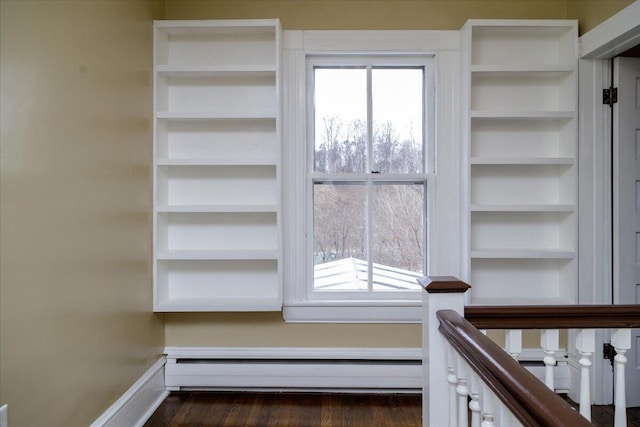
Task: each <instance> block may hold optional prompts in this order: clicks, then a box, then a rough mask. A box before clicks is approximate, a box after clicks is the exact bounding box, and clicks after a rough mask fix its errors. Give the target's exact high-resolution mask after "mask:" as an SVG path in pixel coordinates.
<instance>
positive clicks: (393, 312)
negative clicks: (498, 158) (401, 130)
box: [282, 31, 467, 323]
mask: <svg viewBox="0 0 640 427" xmlns="http://www.w3.org/2000/svg"><path fill="white" fill-rule="evenodd" d="M347 53H364V54H368V55H375V54H383V55H389V54H393V53H398V54H427V55H434V56H435V65H436V88H435V95H436V101H435V129H436V131H435V138H434V143H435V147H436V150H435V156H432V157H434V158H435V172H436V174H435V175H431V176H430V177H429V178H428V182H427V186H428V191H427V197H428V200H427V206H428V209H429V211H428V223H427V229H428V231H427V235H428V239H429V242H428V248H429V250H428V251H427V254H428V255H427V256H428V260H427V265H428V272H427V274H428V275H455V276H458V277H462V274H463V272H464V270H463V268H462V266H463V264H464V262H463V260H464V259H465V257H466V252H467V251H466V248H463V245H462V242H463V236H464V235H465V233H466V226H464V225H463V226H461V224H463V221H464V217H463V215H462V209H461V203H462V201H463V200H464V198H463V197H462V196H463V195H464V194H465V192H466V179H464V175H465V173H466V172H465V168H464V167H463V165H464V158H463V156H462V155H461V154H462V153H461V142H460V141H461V135H462V132H461V129H460V124H461V123H462V122H461V114H462V110H461V104H460V102H459V98H458V97H459V95H460V76H461V74H460V32H459V31H285V32H284V52H283V67H282V69H283V77H284V79H283V83H284V84H283V122H284V127H283V129H284V132H283V137H284V141H283V165H284V168H283V217H284V218H283V219H284V220H283V224H284V228H283V231H284V245H283V247H284V259H285V263H284V266H283V267H284V268H283V274H284V297H285V298H284V306H283V314H284V318H285V320H286V321H288V322H327V323H335V322H340V323H349V322H351V323H417V322H420V321H421V318H422V314H421V311H422V303H421V301H420V300H419V299H416V300H409V299H402V300H349V301H344V300H342V301H329V300H317V299H313V300H312V299H309V298H307V281H308V277H309V273H308V272H307V268H309V266H310V263H309V262H308V260H307V259H306V258H307V252H308V251H307V246H306V245H307V234H308V233H307V204H306V202H305V201H306V200H307V196H306V192H307V191H308V188H307V179H306V173H307V171H306V164H305V162H306V159H307V153H306V150H307V148H308V144H307V138H306V119H307V118H306V112H307V108H306V95H307V87H306V86H307V85H306V66H307V61H306V59H307V56H309V55H319V54H323V55H326V54H332V55H333V54H347ZM429 172H433V170H431V171H429ZM463 249H464V250H463Z"/></svg>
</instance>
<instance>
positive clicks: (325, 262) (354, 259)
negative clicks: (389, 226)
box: [313, 183, 368, 291]
mask: <svg viewBox="0 0 640 427" xmlns="http://www.w3.org/2000/svg"><path fill="white" fill-rule="evenodd" d="M365 209H366V186H365V185H364V183H357V184H356V183H330V184H328V183H315V184H314V185H313V264H314V280H313V288H314V289H315V290H324V291H357V290H363V291H366V290H368V284H367V283H368V274H367V271H368V267H367V261H366V260H367V255H366V253H367V233H366V226H365V224H366V221H365V218H366V216H365Z"/></svg>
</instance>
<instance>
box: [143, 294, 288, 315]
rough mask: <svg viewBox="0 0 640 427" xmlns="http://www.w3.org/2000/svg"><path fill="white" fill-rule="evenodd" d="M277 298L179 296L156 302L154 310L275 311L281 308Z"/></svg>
mask: <svg viewBox="0 0 640 427" xmlns="http://www.w3.org/2000/svg"><path fill="white" fill-rule="evenodd" d="M281 305H282V304H281V303H280V300H279V299H277V298H252V297H250V296H242V297H237V298H180V299H171V300H169V301H162V302H159V303H157V304H156V306H155V307H154V311H156V312H185V311H239V312H242V311H275V310H280V308H281Z"/></svg>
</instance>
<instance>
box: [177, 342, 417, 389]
mask: <svg viewBox="0 0 640 427" xmlns="http://www.w3.org/2000/svg"><path fill="white" fill-rule="evenodd" d="M165 352H166V355H167V356H166V357H167V364H166V366H165V386H166V388H167V389H168V390H267V391H298V390H301V391H340V392H399V393H402V392H404V393H420V392H421V390H422V355H421V352H420V349H419V348H416V349H413V348H402V349H370V348H366V349H354V348H349V349H336V348H313V349H312V348H235V349H229V348H224V349H223V348H184V347H168V348H166V349H165Z"/></svg>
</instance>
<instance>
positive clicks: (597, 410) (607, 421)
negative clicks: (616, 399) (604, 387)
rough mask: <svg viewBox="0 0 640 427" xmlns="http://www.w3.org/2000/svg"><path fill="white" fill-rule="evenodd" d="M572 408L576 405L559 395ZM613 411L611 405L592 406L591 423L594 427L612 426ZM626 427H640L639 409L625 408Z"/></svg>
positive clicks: (565, 396)
mask: <svg viewBox="0 0 640 427" xmlns="http://www.w3.org/2000/svg"><path fill="white" fill-rule="evenodd" d="M561 396H562V397H563V398H564V399H565V400H566V401H567V402H569V403H570V404H571V406H573V407H574V408H576V409H578V404H577V403H576V402H574V401H573V400H571V399H569V398H568V397H567V395H566V394H563V395H561ZM613 415H614V409H613V406H612V405H592V406H591V422H592V423H593V424H595V425H596V427H610V426H613ZM627 427H640V407H636V408H627Z"/></svg>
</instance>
